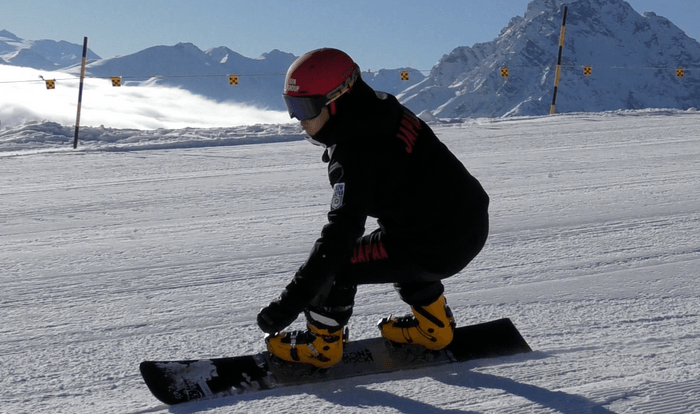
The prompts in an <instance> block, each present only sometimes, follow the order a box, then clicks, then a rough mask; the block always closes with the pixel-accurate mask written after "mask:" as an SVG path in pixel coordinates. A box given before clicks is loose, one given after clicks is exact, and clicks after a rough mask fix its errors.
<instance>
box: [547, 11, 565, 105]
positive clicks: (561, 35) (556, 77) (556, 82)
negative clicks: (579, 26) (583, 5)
mask: <svg viewBox="0 0 700 414" xmlns="http://www.w3.org/2000/svg"><path fill="white" fill-rule="evenodd" d="M568 11H569V7H568V6H564V19H563V21H562V23H561V33H559V58H557V72H556V74H555V75H554V96H553V97H552V106H551V107H550V108H549V114H550V115H553V114H554V112H555V110H556V106H557V90H558V89H559V76H560V75H561V55H562V52H563V50H564V32H565V31H566V14H567V12H568Z"/></svg>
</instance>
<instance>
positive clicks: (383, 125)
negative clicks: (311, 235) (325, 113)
mask: <svg viewBox="0 0 700 414" xmlns="http://www.w3.org/2000/svg"><path fill="white" fill-rule="evenodd" d="M313 138H314V140H316V141H319V142H321V143H323V144H324V145H326V146H327V150H326V153H325V154H324V160H325V161H328V162H329V165H328V177H329V179H330V183H331V186H332V187H333V188H334V194H333V200H332V202H331V210H330V212H329V213H328V224H327V225H325V226H324V228H323V231H322V233H321V237H320V238H319V239H318V240H317V241H316V243H315V244H314V247H313V250H312V252H311V254H310V256H309V258H308V259H307V261H306V263H305V264H304V265H303V266H302V267H301V268H300V269H299V271H298V272H297V273H296V275H295V277H294V279H293V280H292V282H291V283H290V284H289V285H288V286H287V287H286V289H285V291H284V292H283V294H282V296H281V298H280V305H282V306H283V307H284V308H285V309H288V310H289V311H290V312H295V313H297V314H298V313H300V312H301V311H303V310H304V309H305V308H306V307H307V306H308V304H309V303H310V302H311V300H312V299H313V298H314V297H315V296H316V295H317V294H318V293H319V291H320V290H321V289H322V287H323V286H324V285H325V284H326V283H328V282H329V281H332V280H333V278H334V276H335V275H336V274H337V273H338V271H339V270H340V269H341V267H342V266H344V265H346V264H347V263H348V261H349V260H350V257H351V255H352V253H353V248H354V246H355V243H356V242H357V240H358V239H359V238H360V237H361V236H362V235H363V234H364V230H365V222H366V219H367V217H375V218H377V222H378V224H379V227H380V228H381V229H382V230H383V231H384V232H385V233H386V237H385V238H384V240H385V244H386V248H387V250H388V251H389V254H390V255H391V251H392V250H394V251H396V250H400V251H402V252H403V253H407V254H409V255H410V256H411V257H412V258H413V259H415V261H416V262H417V263H418V264H419V265H420V266H422V267H424V268H425V269H426V270H427V271H429V272H433V273H435V274H438V275H442V276H443V277H447V276H450V275H452V274H454V273H457V272H459V271H460V270H461V269H462V268H463V267H464V266H465V265H466V262H465V261H464V260H463V256H464V250H465V249H464V247H465V245H466V244H468V243H471V240H473V237H471V238H470V229H471V228H472V227H473V226H474V223H475V222H477V221H479V220H482V218H483V217H484V216H485V215H486V214H487V213H486V211H487V207H488V203H489V199H488V196H487V195H486V192H485V191H484V190H483V188H482V187H481V185H480V184H479V182H478V181H477V180H476V179H475V178H474V177H472V176H471V175H470V174H469V172H468V171H467V170H466V168H465V167H464V166H463V165H462V163H461V162H460V161H459V160H458V159H457V158H456V157H455V156H454V155H453V154H452V153H451V152H450V151H449V150H448V149H447V147H446V146H445V145H444V144H442V143H441V142H440V141H439V140H438V139H437V137H436V136H435V134H434V133H433V131H432V130H431V129H430V127H429V126H428V125H427V124H426V123H425V122H423V121H422V120H420V119H419V118H418V117H416V116H415V115H414V114H413V113H411V112H410V111H409V110H408V109H406V108H405V107H403V106H402V105H401V104H400V103H399V102H398V100H397V99H396V98H395V97H394V96H392V95H388V94H385V93H382V92H375V91H373V90H372V89H371V88H370V87H369V86H367V84H365V83H364V82H363V81H362V80H358V82H357V83H356V84H355V86H354V87H353V89H352V90H351V91H350V92H349V93H347V94H345V95H343V96H342V97H341V98H340V99H339V100H338V101H337V114H336V115H333V116H331V119H330V120H329V121H328V122H327V123H326V124H325V125H324V127H323V128H322V130H321V131H320V132H319V133H318V134H316V135H315V136H314V137H313Z"/></svg>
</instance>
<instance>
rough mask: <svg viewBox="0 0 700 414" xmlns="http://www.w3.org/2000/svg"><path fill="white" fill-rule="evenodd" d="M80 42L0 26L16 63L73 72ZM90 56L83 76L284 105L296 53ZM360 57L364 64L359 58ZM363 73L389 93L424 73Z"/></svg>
mask: <svg viewBox="0 0 700 414" xmlns="http://www.w3.org/2000/svg"><path fill="white" fill-rule="evenodd" d="M81 48H82V46H81V45H77V44H71V43H68V42H65V41H61V42H55V41H52V40H39V41H30V40H23V39H20V38H18V37H17V36H15V35H14V34H12V33H10V32H8V31H6V30H3V31H1V32H0V58H2V61H0V63H7V64H10V65H15V66H26V67H31V68H34V69H43V70H55V69H64V71H66V72H69V73H72V74H76V75H77V74H79V73H80V67H79V64H80V57H81V53H82V49H81ZM88 58H89V60H88V65H87V72H86V73H87V76H93V77H105V78H109V77H112V76H121V77H122V80H123V82H124V84H125V85H128V86H138V85H142V84H151V85H152V84H157V85H164V86H173V87H178V88H182V89H185V90H188V91H190V92H192V93H195V94H198V95H202V96H205V97H207V98H210V99H213V100H215V101H219V102H223V101H232V102H237V103H244V104H249V105H254V106H257V107H261V108H268V109H274V110H284V109H285V108H284V103H283V101H282V99H281V94H282V86H283V84H284V75H285V74H286V73H287V69H288V68H289V66H290V65H291V64H292V62H294V60H295V59H296V58H297V57H296V56H294V55H293V54H291V53H285V52H282V51H279V50H276V49H275V50H273V51H271V52H269V53H263V54H262V55H261V56H260V57H258V58H256V59H252V58H248V57H245V56H242V55H241V54H239V53H236V52H234V51H233V50H231V49H229V48H227V47H224V46H220V47H216V48H213V49H209V50H206V51H203V50H201V49H199V48H198V47H197V46H195V45H193V44H192V43H178V44H176V45H174V46H154V47H150V48H148V49H144V50H142V51H139V52H136V53H133V54H130V55H127V56H118V57H113V58H108V59H101V58H100V57H99V56H98V55H96V54H94V53H92V52H91V53H90V54H89V56H88ZM359 63H360V66H362V62H359ZM404 70H406V71H408V72H409V74H410V79H409V80H408V81H402V80H401V78H400V72H401V71H404ZM229 75H236V76H238V85H236V86H231V84H230V83H229ZM363 77H364V79H365V80H366V81H367V83H369V84H370V85H371V86H372V87H373V88H375V89H377V90H381V91H385V92H389V93H393V94H398V93H400V92H401V91H402V90H403V89H406V88H407V87H410V86H413V85H415V84H416V83H418V82H420V81H421V80H423V79H425V75H423V74H422V73H421V72H419V71H417V70H415V69H410V68H402V69H391V70H390V69H382V70H379V71H377V72H365V73H363Z"/></svg>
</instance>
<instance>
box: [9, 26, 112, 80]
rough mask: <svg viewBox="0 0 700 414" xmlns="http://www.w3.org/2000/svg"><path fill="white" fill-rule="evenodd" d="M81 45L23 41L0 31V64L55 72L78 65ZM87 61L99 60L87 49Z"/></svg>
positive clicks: (63, 42)
mask: <svg viewBox="0 0 700 414" xmlns="http://www.w3.org/2000/svg"><path fill="white" fill-rule="evenodd" d="M82 55H83V46H82V44H80V45H78V44H75V43H69V42H66V41H64V40H61V41H58V42H57V41H55V40H24V39H20V38H19V37H17V36H15V35H14V34H13V33H10V32H8V31H7V30H0V64H8V65H14V66H25V67H30V68H34V69H42V70H57V69H62V68H65V67H68V66H72V65H75V64H79V63H80V61H81V59H82ZM87 58H88V59H100V57H99V56H98V55H97V54H95V53H94V52H93V51H92V50H90V48H89V47H88V54H87Z"/></svg>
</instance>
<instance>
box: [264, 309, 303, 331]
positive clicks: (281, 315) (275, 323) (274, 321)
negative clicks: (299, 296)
mask: <svg viewBox="0 0 700 414" xmlns="http://www.w3.org/2000/svg"><path fill="white" fill-rule="evenodd" d="M297 316H299V314H295V313H294V312H290V311H288V310H287V309H285V308H283V307H282V305H280V303H279V301H274V302H272V303H270V304H269V305H268V306H267V307H265V308H262V309H261V310H260V313H258V326H259V327H260V329H262V330H263V332H265V333H269V334H271V335H274V334H276V333H278V332H280V331H281V330H282V329H284V328H286V327H288V326H289V325H291V324H292V322H294V320H295V319H296V318H297Z"/></svg>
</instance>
